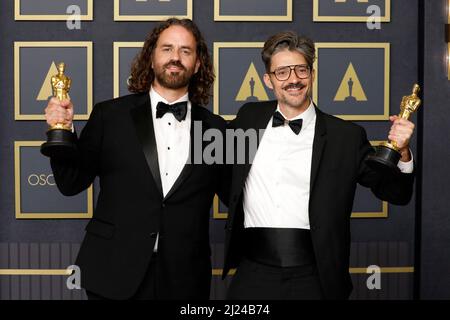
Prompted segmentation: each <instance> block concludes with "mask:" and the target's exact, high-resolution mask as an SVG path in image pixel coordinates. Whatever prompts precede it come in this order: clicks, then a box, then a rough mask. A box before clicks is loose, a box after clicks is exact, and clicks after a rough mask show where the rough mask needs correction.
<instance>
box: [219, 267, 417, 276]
mask: <svg viewBox="0 0 450 320" xmlns="http://www.w3.org/2000/svg"><path fill="white" fill-rule="evenodd" d="M380 269H381V270H380V271H381V273H414V267H380ZM348 271H349V273H351V274H370V273H367V268H349V270H348ZM222 272H223V269H213V270H212V275H213V276H222ZM235 273H236V269H230V272H229V273H228V275H229V276H233V275H234V274H235Z"/></svg>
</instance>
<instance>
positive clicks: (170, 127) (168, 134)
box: [150, 87, 192, 251]
mask: <svg viewBox="0 0 450 320" xmlns="http://www.w3.org/2000/svg"><path fill="white" fill-rule="evenodd" d="M160 101H162V102H164V103H167V104H174V103H177V102H182V101H187V114H186V118H185V120H183V121H178V120H177V119H176V118H175V117H174V115H173V114H172V113H170V112H167V113H166V114H164V116H163V117H162V118H158V119H157V118H156V106H157V105H158V102H160ZM150 102H151V105H152V119H153V129H154V132H155V141H156V147H157V150H158V165H159V173H160V175H161V184H162V192H163V196H164V197H165V196H166V195H167V193H168V192H169V191H170V189H171V188H172V186H173V184H174V183H175V181H176V180H177V178H178V176H179V175H180V173H181V171H182V170H183V168H184V166H185V164H186V162H187V160H188V157H189V145H190V139H191V134H190V132H191V108H192V105H191V102H190V101H189V94H188V93H186V94H185V95H184V96H183V97H181V98H180V99H178V100H177V101H173V102H171V103H169V102H168V101H167V100H166V99H164V98H163V97H161V96H160V95H159V94H158V92H156V91H155V89H154V88H153V87H152V88H151V89H150ZM158 239H159V233H158V237H157V238H156V242H155V248H154V251H157V248H158Z"/></svg>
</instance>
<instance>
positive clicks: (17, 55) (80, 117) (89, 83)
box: [14, 41, 93, 120]
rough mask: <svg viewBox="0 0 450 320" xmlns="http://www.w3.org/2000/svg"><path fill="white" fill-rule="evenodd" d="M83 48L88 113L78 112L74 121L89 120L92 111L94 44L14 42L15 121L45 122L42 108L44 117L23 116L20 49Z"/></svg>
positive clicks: (84, 42)
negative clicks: (85, 56) (84, 49)
mask: <svg viewBox="0 0 450 320" xmlns="http://www.w3.org/2000/svg"><path fill="white" fill-rule="evenodd" d="M47 47H51V48H66V47H67V48H72V47H73V48H83V47H85V48H86V50H87V62H86V67H87V72H86V75H87V81H86V85H87V90H86V94H87V97H86V99H87V101H86V102H87V113H86V114H83V113H82V114H80V113H78V114H77V112H76V110H75V115H74V120H88V119H89V115H90V114H91V111H92V82H93V79H92V73H93V70H92V67H93V62H92V47H93V45H92V42H91V41H48V42H45V41H43V42H38V41H16V42H14V120H45V114H44V107H45V106H42V115H39V114H21V113H20V49H21V48H47ZM74 67H75V66H74Z"/></svg>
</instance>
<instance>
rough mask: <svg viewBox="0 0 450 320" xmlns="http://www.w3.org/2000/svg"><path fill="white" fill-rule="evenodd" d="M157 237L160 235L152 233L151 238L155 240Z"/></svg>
mask: <svg viewBox="0 0 450 320" xmlns="http://www.w3.org/2000/svg"><path fill="white" fill-rule="evenodd" d="M157 235H158V233H156V232H152V233H150V238H152V239H155V238H156V236H157Z"/></svg>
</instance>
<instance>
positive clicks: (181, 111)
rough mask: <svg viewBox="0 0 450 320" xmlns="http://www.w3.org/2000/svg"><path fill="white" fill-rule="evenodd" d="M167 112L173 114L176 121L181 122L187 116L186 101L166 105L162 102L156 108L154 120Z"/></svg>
mask: <svg viewBox="0 0 450 320" xmlns="http://www.w3.org/2000/svg"><path fill="white" fill-rule="evenodd" d="M167 112H171V113H173V115H174V117H175V118H176V119H177V120H178V121H183V120H184V119H185V118H186V114H187V101H182V102H177V103H174V104H167V103H164V102H162V101H160V102H158V105H157V106H156V119H158V118H162V117H163V116H164V115H165V114H166V113H167Z"/></svg>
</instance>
